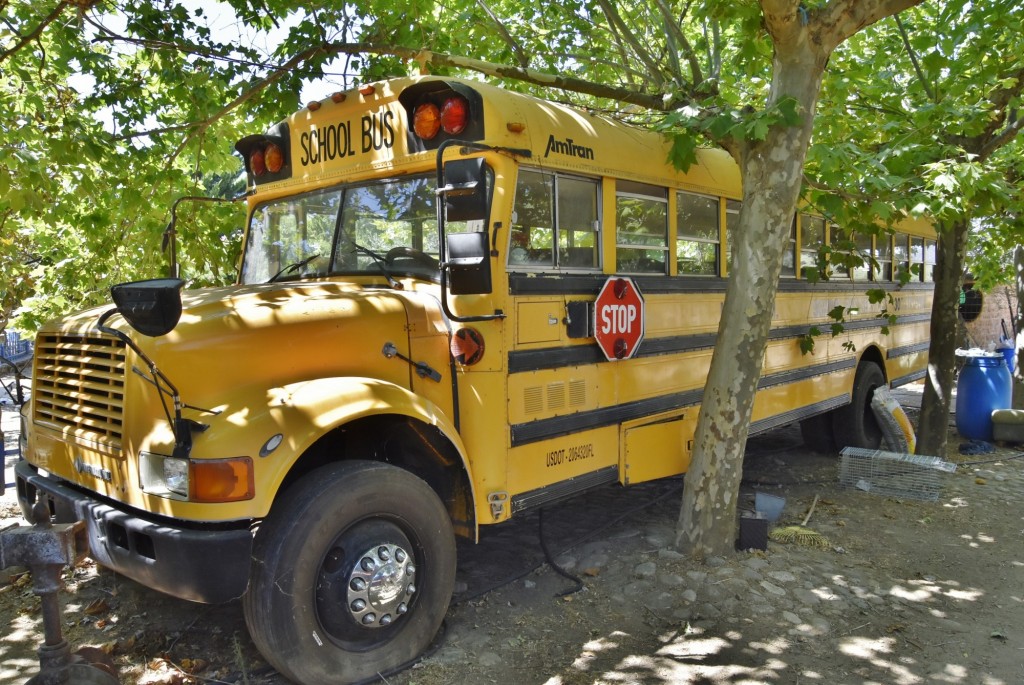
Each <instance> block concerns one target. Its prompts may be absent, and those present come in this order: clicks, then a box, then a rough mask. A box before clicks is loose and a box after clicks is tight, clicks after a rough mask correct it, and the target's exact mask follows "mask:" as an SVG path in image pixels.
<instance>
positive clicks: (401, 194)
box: [241, 175, 439, 284]
mask: <svg viewBox="0 0 1024 685" xmlns="http://www.w3.org/2000/svg"><path fill="white" fill-rule="evenodd" d="M434 186H435V181H434V180H433V178H432V177H431V176H428V175H418V176H409V177H403V178H391V179H380V180H375V181H373V182H371V183H365V184H359V185H348V186H340V187H333V188H329V189H325V190H317V191H314V192H311V193H305V194H303V195H296V196H292V197H287V198H281V199H278V200H273V201H271V202H267V203H264V204H261V205H259V206H257V207H256V208H255V210H254V211H253V213H252V217H251V219H250V221H249V238H248V241H247V242H246V250H245V259H244V261H243V264H242V279H241V280H242V283H245V284H253V283H267V282H269V281H282V280H295V279H304V278H320V277H326V276H333V275H358V274H374V275H383V276H386V277H390V276H393V275H404V276H413V277H418V278H426V279H430V280H435V281H436V280H438V278H439V272H438V263H437V254H438V232H437V212H436V208H435V204H434Z"/></svg>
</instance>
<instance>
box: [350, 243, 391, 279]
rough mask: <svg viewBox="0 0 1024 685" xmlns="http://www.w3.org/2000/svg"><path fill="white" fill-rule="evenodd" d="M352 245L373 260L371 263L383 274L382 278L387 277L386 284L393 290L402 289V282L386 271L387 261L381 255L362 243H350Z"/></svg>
mask: <svg viewBox="0 0 1024 685" xmlns="http://www.w3.org/2000/svg"><path fill="white" fill-rule="evenodd" d="M352 247H354V248H355V249H356V251H357V252H362V253H363V254H365V255H368V256H369V257H370V259H372V260H373V263H374V264H376V265H377V268H378V269H380V272H381V273H382V274H384V278H386V279H387V281H388V285H390V286H391V287H392V288H394V289H395V290H401V289H402V284H401V283H399V282H398V281H396V280H395V278H394V276H392V275H391V272H390V271H388V267H387V266H386V263H387V262H386V260H385V259H384V258H383V257H381V256H380V255H379V254H377V253H376V252H374V251H373V250H371V249H370V248H368V247H363V246H362V245H360V244H358V243H356V242H353V243H352Z"/></svg>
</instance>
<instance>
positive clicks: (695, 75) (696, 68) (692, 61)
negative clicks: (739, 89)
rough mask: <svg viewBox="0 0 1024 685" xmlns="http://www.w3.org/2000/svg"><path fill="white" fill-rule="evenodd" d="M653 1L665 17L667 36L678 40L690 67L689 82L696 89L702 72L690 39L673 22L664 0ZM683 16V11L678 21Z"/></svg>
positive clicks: (700, 82)
mask: <svg viewBox="0 0 1024 685" xmlns="http://www.w3.org/2000/svg"><path fill="white" fill-rule="evenodd" d="M655 2H656V3H657V5H658V9H660V10H661V14H662V16H663V17H664V18H665V24H666V25H667V26H668V28H669V36H670V37H671V38H674V40H676V41H678V42H679V44H680V45H681V46H682V52H683V57H685V58H686V62H687V64H688V65H689V67H690V82H691V84H692V88H693V90H697V89H698V88H700V86H701V85H703V83H704V74H703V72H702V71H701V68H700V62H698V61H697V55H696V54H694V52H693V46H692V45H690V41H689V40H687V39H686V34H684V33H683V30H682V28H680V26H679V24H677V23H676V22H675V20H674V18H673V17H672V13H671V11H670V10H669V7H668V5H666V4H665V0H655ZM685 16H686V14H685V12H684V13H683V16H681V17H680V18H679V19H680V21H682V19H683V17H685ZM680 76H681V74H680ZM680 80H682V79H680Z"/></svg>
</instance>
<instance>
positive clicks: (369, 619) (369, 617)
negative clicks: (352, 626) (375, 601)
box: [363, 614, 377, 626]
mask: <svg viewBox="0 0 1024 685" xmlns="http://www.w3.org/2000/svg"><path fill="white" fill-rule="evenodd" d="M376 620H377V616H376V614H367V615H366V616H363V625H364V626H368V625H370V624H371V623H373V622H374V621H376Z"/></svg>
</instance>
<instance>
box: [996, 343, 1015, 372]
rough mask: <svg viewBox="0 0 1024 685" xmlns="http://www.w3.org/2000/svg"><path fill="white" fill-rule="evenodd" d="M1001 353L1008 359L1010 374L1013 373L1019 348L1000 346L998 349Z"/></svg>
mask: <svg viewBox="0 0 1024 685" xmlns="http://www.w3.org/2000/svg"><path fill="white" fill-rule="evenodd" d="M997 352H999V354H1001V355H1003V358H1004V359H1006V365H1007V366H1008V367H1010V375H1011V376H1012V375H1013V368H1014V362H1015V361H1016V359H1017V348H1015V347H1000V348H998V349H997Z"/></svg>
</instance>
